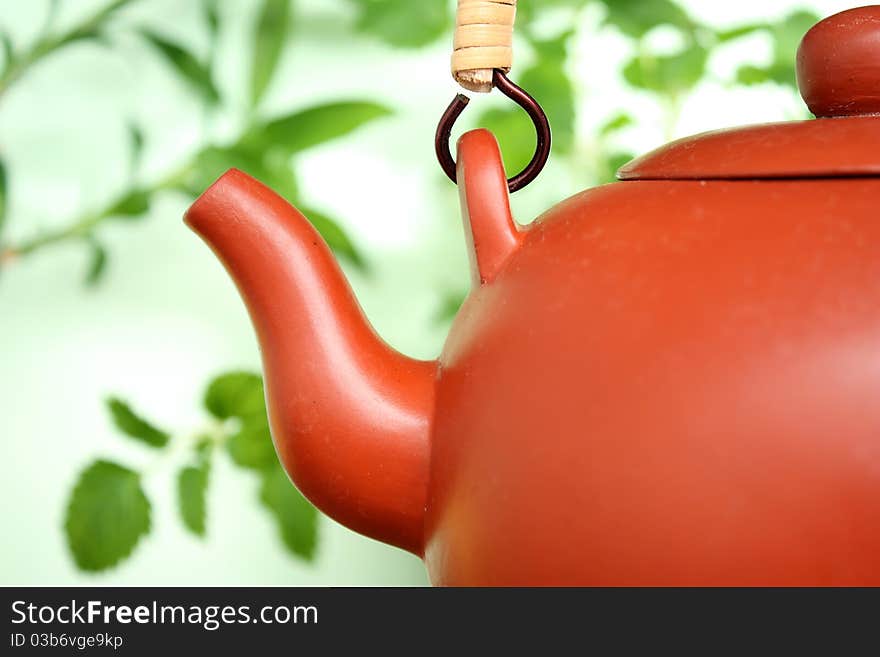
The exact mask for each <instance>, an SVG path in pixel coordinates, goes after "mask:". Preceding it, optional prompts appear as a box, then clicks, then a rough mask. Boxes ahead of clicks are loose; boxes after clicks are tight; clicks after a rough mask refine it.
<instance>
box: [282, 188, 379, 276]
mask: <svg viewBox="0 0 880 657" xmlns="http://www.w3.org/2000/svg"><path fill="white" fill-rule="evenodd" d="M296 205H297V206H298V207H301V206H300V205H299V204H298V203H297V204H296ZM302 213H303V214H304V215H305V216H306V218H307V219H308V220H309V221H310V222H311V223H312V225H313V226H314V227H315V230H317V231H318V232H319V233H321V237H323V238H324V241H325V242H327V245H328V246H329V247H330V248H331V249H333V251H334V252H335V253H336V254H338V255H339V256H341V257H343V258H345V259H346V260H348V262H350V263H351V264H352V265H354V266H355V267H357V268H358V269H360V270H362V271H366V269H367V261H366V260H365V259H364V256H363V255H362V254H361V252H360V251H359V250H358V249H357V247H356V246H355V245H354V242H353V241H352V240H351V238H350V237H349V236H348V233H346V232H345V230H344V229H343V228H342V226H340V225H339V223H338V222H336V220H334V219H331V218H330V217H328V216H327V215H325V214H323V213H321V212H318V211H317V210H314V209H312V208H302Z"/></svg>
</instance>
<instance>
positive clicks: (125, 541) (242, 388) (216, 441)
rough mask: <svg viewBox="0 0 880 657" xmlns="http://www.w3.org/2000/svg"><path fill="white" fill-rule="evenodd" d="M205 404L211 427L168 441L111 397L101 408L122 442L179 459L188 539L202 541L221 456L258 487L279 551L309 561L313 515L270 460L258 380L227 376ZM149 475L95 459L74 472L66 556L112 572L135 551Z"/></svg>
mask: <svg viewBox="0 0 880 657" xmlns="http://www.w3.org/2000/svg"><path fill="white" fill-rule="evenodd" d="M203 404H204V407H205V410H206V411H207V413H208V414H209V416H210V422H209V423H208V424H207V425H206V427H205V428H203V429H202V430H201V431H198V432H195V433H191V434H182V435H181V436H180V437H177V438H175V437H173V436H172V434H171V433H170V432H168V431H165V430H163V429H159V428H157V426H156V425H155V424H154V423H153V422H151V421H148V420H146V419H144V418H143V417H142V416H141V415H140V414H138V413H136V412H135V411H134V410H133V409H132V408H131V406H130V405H129V404H128V403H127V402H125V401H123V400H122V399H119V398H117V397H111V398H109V399H108V400H107V408H108V411H109V413H110V416H111V418H112V420H113V423H114V425H115V426H116V428H117V430H118V431H119V432H120V433H121V434H122V435H123V436H125V437H127V438H130V439H132V440H135V441H137V442H139V443H141V444H142V445H144V446H147V447H149V448H152V449H153V450H156V451H158V452H159V453H160V454H162V455H163V456H164V457H166V458H167V457H171V456H173V455H175V454H177V453H180V452H183V454H184V455H185V456H184V458H183V460H182V463H180V462H178V463H177V466H176V467H177V474H176V476H175V478H174V481H173V485H174V487H175V496H176V499H177V507H178V515H179V517H180V521H181V523H182V525H183V527H184V528H185V529H186V530H187V531H188V532H189V533H191V534H193V535H194V536H197V537H200V538H203V537H205V536H206V535H207V527H208V523H207V515H208V503H207V494H208V487H209V483H210V481H211V478H212V477H211V472H212V464H213V463H214V461H215V460H216V459H217V458H219V457H220V455H221V454H222V453H225V454H226V456H227V457H228V458H229V460H230V461H231V463H232V464H234V465H236V466H238V467H241V468H244V469H246V470H249V471H250V472H252V473H253V474H254V475H255V476H256V477H257V478H258V480H259V481H260V492H259V502H260V504H261V506H262V507H263V508H264V509H265V510H266V511H267V512H268V513H269V514H270V516H271V517H272V518H273V520H274V521H275V523H276V526H277V527H278V532H279V535H280V537H281V541H282V543H283V545H284V546H285V547H286V548H287V549H288V550H289V551H290V552H291V553H292V554H293V555H295V556H297V557H299V558H302V559H305V560H308V561H310V560H312V559H313V558H314V556H315V550H316V546H317V531H318V512H317V510H316V509H315V508H314V507H313V506H312V505H311V504H310V503H309V502H308V501H307V500H306V499H305V498H304V497H302V495H300V493H299V492H298V491H297V490H296V489H295V488H294V487H293V486H291V485H290V481H289V480H288V479H287V475H286V474H285V473H284V471H283V469H282V468H281V466H280V464H279V463H278V459H277V457H276V455H275V449H274V447H273V445H272V438H271V436H270V434H269V420H268V417H267V414H266V408H265V405H264V402H263V382H262V380H261V379H260V377H259V375H257V374H252V373H249V372H230V373H227V374H223V375H221V376H219V377H217V378H215V379H214V380H213V381H211V383H210V384H209V385H208V387H207V389H206V391H205V394H204V398H203ZM151 475H152V472H151V470H150V468H133V467H130V466H128V465H123V464H120V463H116V462H114V461H110V460H108V459H96V460H94V461H92V462H91V463H90V464H89V465H88V466H86V467H85V468H84V469H83V471H82V472H81V473H80V475H79V477H78V479H77V481H76V483H75V484H74V486H73V489H72V490H71V493H70V498H69V500H68V502H67V511H66V518H65V523H64V529H65V535H66V538H67V544H68V547H69V548H70V552H71V554H72V555H73V558H74V561H75V562H76V564H77V566H78V567H79V568H80V569H82V570H87V571H94V572H97V571H102V570H107V569H109V568H112V567H113V566H115V565H117V564H119V563H120V562H121V561H123V560H125V559H127V558H128V557H130V556H131V554H132V553H133V552H134V550H135V548H136V547H137V545H138V544H139V543H140V541H141V539H142V538H144V537H145V536H147V535H148V534H149V533H150V531H151V530H152V522H151V515H152V504H151V502H150V500H149V498H148V496H147V494H146V492H145V490H144V487H143V480H144V479H145V478H146V477H149V476H151Z"/></svg>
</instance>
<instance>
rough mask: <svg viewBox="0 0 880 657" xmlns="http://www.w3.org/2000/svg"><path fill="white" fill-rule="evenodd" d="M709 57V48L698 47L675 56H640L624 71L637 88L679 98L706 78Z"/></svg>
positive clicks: (624, 74)
mask: <svg viewBox="0 0 880 657" xmlns="http://www.w3.org/2000/svg"><path fill="white" fill-rule="evenodd" d="M708 57H709V53H708V52H707V51H706V49H705V48H703V47H701V46H698V45H696V44H691V46H690V47H688V48H686V49H685V50H683V51H682V52H680V53H678V54H675V55H663V56H659V57H655V56H651V55H641V56H636V57H634V58H633V59H632V60H630V62H629V63H628V64H627V65H626V67H625V68H624V69H623V77H624V78H625V79H626V81H627V82H629V83H630V84H631V85H633V86H634V87H638V88H640V89H646V90H648V91H653V92H655V93H661V94H666V95H676V94H680V93H683V92H685V91H689V90H690V89H692V88H693V87H694V86H696V84H697V83H698V82H699V81H700V80H701V79H702V78H703V74H704V73H705V72H706V61H707V60H708Z"/></svg>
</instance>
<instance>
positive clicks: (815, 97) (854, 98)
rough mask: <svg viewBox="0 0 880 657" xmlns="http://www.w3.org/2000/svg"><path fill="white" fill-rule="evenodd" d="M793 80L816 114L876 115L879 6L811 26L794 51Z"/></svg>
mask: <svg viewBox="0 0 880 657" xmlns="http://www.w3.org/2000/svg"><path fill="white" fill-rule="evenodd" d="M797 79H798V87H800V91H801V96H803V99H804V102H806V103H807V106H808V107H809V108H810V111H811V112H813V114H815V115H816V116H817V117H820V118H822V117H835V116H856V115H864V114H880V5H872V6H870V7H861V8H859V9H850V10H849V11H844V12H841V13H839V14H835V15H834V16H831V17H830V18H826V19H825V20H823V21H822V22H820V23H817V24H816V25H815V26H813V28H812V29H811V30H810V31H809V32H807V34H806V35H805V36H804V39H803V41H801V45H800V48H799V49H798V54H797Z"/></svg>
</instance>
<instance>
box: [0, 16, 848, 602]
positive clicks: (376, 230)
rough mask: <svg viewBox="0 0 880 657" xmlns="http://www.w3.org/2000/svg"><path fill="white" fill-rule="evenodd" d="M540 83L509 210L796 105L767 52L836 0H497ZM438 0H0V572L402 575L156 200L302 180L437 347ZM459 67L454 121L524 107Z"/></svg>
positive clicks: (444, 205) (787, 46) (364, 288)
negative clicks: (468, 80) (538, 126)
mask: <svg viewBox="0 0 880 657" xmlns="http://www.w3.org/2000/svg"><path fill="white" fill-rule="evenodd" d="M519 4H520V7H519V13H518V17H517V30H516V39H517V40H516V49H515V56H516V64H515V67H514V70H513V72H512V74H511V77H512V79H514V80H515V81H517V82H518V83H519V84H521V85H522V86H524V87H525V88H526V89H527V90H529V91H530V92H531V93H532V94H533V95H535V96H536V97H537V98H538V100H539V101H540V102H541V103H542V104H543V105H544V107H545V109H546V110H547V113H548V115H549V117H550V120H551V122H552V125H553V129H554V147H553V152H552V154H551V160H550V163H549V165H548V167H547V169H546V170H545V172H544V173H543V174H542V176H541V177H540V178H539V179H538V181H537V182H535V183H533V184H532V185H531V186H530V187H529V188H527V189H526V190H524V191H522V192H519V193H517V194H516V195H515V196H514V197H513V199H512V205H513V209H514V212H515V214H516V216H517V217H518V218H519V220H520V221H521V222H527V221H529V220H531V219H532V218H534V217H535V216H537V215H538V214H540V213H541V212H542V211H543V210H545V209H547V208H548V207H549V206H551V205H552V204H554V203H556V202H558V201H560V200H562V199H563V198H565V197H567V196H569V195H571V194H573V193H574V192H576V191H579V190H580V189H583V188H585V187H588V186H592V185H596V184H602V183H607V182H609V181H611V180H612V178H613V172H614V170H615V169H616V168H617V167H618V166H620V165H621V164H622V163H623V162H625V161H626V160H628V159H629V158H630V157H631V156H632V155H633V154H638V153H641V152H644V151H646V150H649V149H651V148H654V147H657V146H659V145H661V144H662V143H664V142H665V141H667V140H669V139H671V138H674V137H678V136H684V135H687V134H691V133H694V132H699V131H704V130H709V129H715V128H721V127H726V126H731V125H738V124H743V123H752V122H763V121H774V120H789V119H802V118H807V117H808V114H807V112H806V109H805V108H804V107H803V105H802V103H801V102H800V99H799V98H798V96H797V93H796V90H795V87H794V68H793V64H794V52H795V49H796V47H797V44H798V42H799V40H800V37H801V36H802V35H803V33H804V31H805V30H806V29H807V28H809V27H810V25H811V24H812V23H813V22H815V21H816V20H817V19H818V18H820V17H822V16H825V15H828V14H831V13H834V12H836V11H840V10H843V9H847V8H849V7H851V6H854V5H853V4H852V3H850V2H840V1H835V0H821V1H820V0H813V1H810V2H806V1H804V0H791V1H789V0H777V1H775V2H773V3H768V2H759V1H757V0H741V1H740V2H736V3H729V2H705V1H702V2H701V1H699V0H687V1H685V0H681V1H680V2H673V1H672V0H521V1H520V3H519ZM454 5H455V2H454V1H450V2H447V1H446V0H419V1H418V2H416V1H415V0H214V1H211V0H207V1H202V0H116V1H115V2H107V0H56V1H50V0H34V1H32V2H19V1H18V0H0V8H2V11H0V50H2V65H0V71H2V73H0V345H2V346H0V363H2V376H0V419H2V422H0V440H2V445H3V450H4V451H3V461H2V466H0V467H2V476H0V487H2V488H0V499H2V503H0V504H2V508H3V520H4V528H5V531H4V537H5V540H4V541H2V545H0V583H3V584H67V583H112V584H417V585H418V584H424V583H426V577H425V574H424V571H423V569H422V566H421V563H420V562H419V561H418V560H417V559H416V558H415V557H412V556H410V555H408V554H405V553H403V552H401V551H399V550H396V549H394V548H390V547H387V546H383V545H380V544H378V543H376V542H374V541H371V540H369V539H366V538H363V537H360V536H358V535H355V534H353V533H352V532H350V531H348V530H346V529H344V528H342V527H341V526H339V525H337V524H335V523H334V522H332V521H331V520H329V519H327V518H325V517H321V516H319V515H318V514H317V513H315V512H314V510H313V509H312V508H311V507H310V506H309V505H308V504H307V503H305V502H304V500H302V498H301V497H299V495H298V493H296V492H295V490H294V489H293V488H292V487H291V486H287V485H286V483H285V482H284V480H283V479H280V478H279V472H280V471H279V470H278V466H277V464H276V462H275V460H274V455H273V454H272V452H271V449H267V447H268V446H269V442H268V441H269V438H268V434H267V432H266V429H265V418H264V411H263V409H262V405H261V403H259V402H258V403H257V404H256V406H255V405H254V403H253V400H254V399H255V398H256V399H257V400H259V399H260V397H259V394H260V382H259V378H258V376H257V373H258V372H259V356H258V351H257V346H256V342H255V339H254V336H253V334H252V331H251V328H250V325H249V322H248V319H247V316H246V313H245V310H244V307H243V305H242V303H241V301H240V300H239V298H238V295H237V293H236V291H235V289H234V287H233V285H232V283H231V282H230V281H229V280H228V278H227V276H226V274H225V273H224V272H223V270H222V268H221V267H220V265H219V264H218V263H217V262H216V260H215V259H214V257H213V256H212V255H211V253H210V252H209V250H208V249H207V248H206V247H205V246H204V245H203V244H202V243H201V242H200V241H199V240H198V239H197V238H196V237H195V236H194V235H192V234H191V233H189V231H187V230H186V229H185V227H184V226H183V224H182V222H181V220H180V218H181V216H182V214H183V212H184V210H185V209H186V207H187V206H188V204H189V203H190V202H192V200H193V199H194V198H195V196H196V195H197V194H198V192H199V191H200V190H201V189H203V188H204V186H205V185H206V184H208V183H209V182H210V181H211V180H212V179H213V177H215V176H216V175H218V174H219V173H221V172H222V171H223V170H224V169H225V168H227V167H229V166H238V167H240V168H242V169H244V170H245V171H248V172H250V173H252V174H253V175H255V176H256V177H258V178H260V179H262V180H264V181H265V182H267V183H269V184H270V185H272V186H273V187H275V188H276V189H277V190H278V191H279V192H281V193H282V194H284V195H285V196H287V197H288V198H289V199H291V200H292V201H295V202H296V204H297V205H299V206H300V207H301V208H303V209H304V210H305V212H306V214H307V215H308V216H310V217H311V218H312V219H313V221H314V222H315V223H316V225H317V227H318V228H319V229H320V230H321V232H322V233H323V234H324V236H325V238H326V239H327V240H328V242H329V243H330V244H331V246H333V248H334V249H335V251H336V252H337V254H338V255H339V257H340V260H341V262H342V263H343V266H344V267H345V270H346V273H347V274H348V275H349V277H350V280H351V282H352V284H353V287H354V288H355V291H356V293H357V295H358V297H359V299H360V301H361V303H362V305H363V306H364V309H365V311H366V313H367V315H368V316H369V318H370V319H371V321H372V322H373V323H374V325H375V326H376V328H377V329H378V331H379V332H380V333H381V334H382V335H383V336H384V337H385V338H386V339H387V340H388V341H389V342H390V343H391V344H392V345H394V346H395V347H397V348H399V349H400V350H402V351H404V352H406V353H407V354H410V355H413V356H416V357H424V358H427V357H432V356H434V355H436V354H437V353H438V352H439V349H440V347H441V345H442V343H443V338H444V335H445V332H446V330H447V328H448V324H449V322H450V321H451V319H452V317H453V316H454V313H455V310H456V309H457V307H458V304H459V302H460V300H461V298H462V297H463V296H464V294H465V293H466V291H467V285H468V274H467V258H466V254H465V251H464V240H463V236H462V229H461V224H460V219H459V212H458V207H457V193H456V190H455V188H454V186H453V185H452V184H451V183H449V181H448V180H446V179H445V178H444V177H443V174H442V173H441V172H440V169H439V167H438V165H437V163H436V162H435V160H434V155H433V143H432V141H433V133H434V129H435V127H436V123H437V120H438V118H439V116H440V114H441V113H442V111H443V109H444V108H445V107H446V105H447V104H448V103H449V101H450V100H451V99H452V97H453V96H454V94H455V93H456V92H457V87H456V86H455V84H454V82H453V81H452V80H451V78H450V76H449V73H448V58H449V52H450V47H451V29H452V22H453V10H454ZM497 96H498V94H492V95H491V96H480V97H477V98H476V99H475V102H473V103H472V104H471V107H470V108H469V109H468V111H467V112H466V113H465V115H464V118H463V119H462V126H461V128H462V129H464V128H466V127H469V126H470V127H473V126H476V125H484V126H487V127H490V128H492V129H493V130H494V131H495V132H496V134H497V135H498V136H499V138H500V141H501V144H502V149H503V151H504V155H505V161H506V163H507V164H508V167H509V168H511V169H512V168H514V167H519V166H521V165H522V164H523V163H524V162H525V161H526V160H527V159H528V158H529V156H530V155H531V152H532V148H533V137H532V134H533V133H532V131H531V127H530V125H529V123H528V120H527V119H526V118H525V117H524V115H522V114H521V112H520V111H519V110H518V109H516V108H514V107H511V106H510V104H509V102H507V101H506V100H505V99H504V98H499V97H497Z"/></svg>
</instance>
